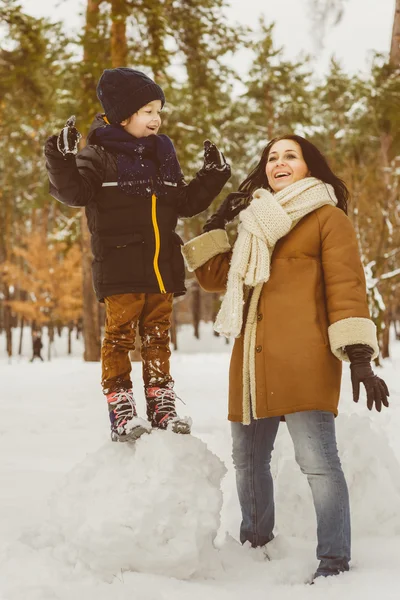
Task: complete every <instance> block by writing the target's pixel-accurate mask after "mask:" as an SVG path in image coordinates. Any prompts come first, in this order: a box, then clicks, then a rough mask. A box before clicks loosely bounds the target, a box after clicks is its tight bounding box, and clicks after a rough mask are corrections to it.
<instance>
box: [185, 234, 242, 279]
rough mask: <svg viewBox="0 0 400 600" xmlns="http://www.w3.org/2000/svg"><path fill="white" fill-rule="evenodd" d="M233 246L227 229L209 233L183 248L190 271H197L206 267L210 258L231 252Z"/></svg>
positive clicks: (196, 238) (191, 241)
mask: <svg viewBox="0 0 400 600" xmlns="http://www.w3.org/2000/svg"><path fill="white" fill-rule="evenodd" d="M230 249H231V245H230V243H229V239H228V235H227V233H226V231H225V229H213V230H212V231H207V233H203V234H202V235H199V236H198V237H195V238H194V239H193V240H190V242H187V243H186V244H184V245H183V246H182V254H183V256H184V258H185V262H186V266H187V268H188V271H195V270H196V269H198V268H199V267H201V266H202V265H204V264H205V263H206V262H207V261H208V260H210V258H213V257H214V256H217V254H223V253H224V252H229V250H230Z"/></svg>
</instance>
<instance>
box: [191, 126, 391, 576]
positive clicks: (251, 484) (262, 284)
mask: <svg viewBox="0 0 400 600" xmlns="http://www.w3.org/2000/svg"><path fill="white" fill-rule="evenodd" d="M347 198H348V191H347V189H346V186H345V185H344V183H343V182H342V181H341V180H340V179H339V178H338V177H336V176H335V175H334V173H333V172H332V170H331V169H330V167H329V165H328V164H327V161H326V159H325V158H324V157H323V155H322V154H321V153H320V152H319V150H318V149H317V148H316V147H315V146H314V145H313V144H311V143H310V142H309V141H307V140H305V139H304V138H302V137H300V136H297V135H288V136H284V137H281V138H275V139H273V140H272V141H271V142H270V143H269V144H268V145H267V147H266V148H265V149H264V151H263V153H262V156H261V159H260V161H259V163H258V165H257V166H256V167H255V169H254V170H253V171H252V172H251V173H250V175H249V176H248V177H247V179H246V180H245V181H244V182H243V183H242V184H241V185H240V187H239V192H236V193H234V194H230V195H229V196H228V197H227V198H226V199H225V201H224V202H223V203H222V204H221V206H220V208H219V209H218V210H217V212H216V213H215V214H214V215H213V216H212V217H211V218H210V219H209V220H208V221H207V223H206V225H205V227H204V231H205V233H203V234H202V235H200V236H198V237H197V238H195V239H194V240H191V241H190V242H188V243H187V244H185V246H184V248H183V253H184V256H185V258H186V262H187V265H188V268H189V269H190V270H193V271H195V274H196V277H197V279H198V281H199V282H200V284H201V286H202V287H203V288H204V289H206V290H208V291H210V292H224V291H226V294H225V297H224V299H223V302H222V305H221V309H220V312H219V314H218V316H217V320H216V323H215V328H216V330H217V331H219V332H220V333H222V334H223V335H226V336H229V335H232V336H235V337H236V340H235V344H234V348H233V352H232V358H231V366H230V378H229V416H228V418H229V420H230V421H232V437H233V462H234V465H235V469H236V481H237V490H238V495H239V501H240V505H241V510H242V524H241V529H240V540H241V542H242V543H244V542H245V541H250V543H251V544H252V546H253V547H256V546H263V545H265V544H267V543H268V542H269V541H271V540H272V539H273V528H274V497H273V481H272V477H271V471H270V461H271V453H272V450H273V446H274V441H275V438H276V434H277V431H278V427H279V423H280V421H281V420H282V419H284V420H285V421H286V424H287V427H288V430H289V433H290V436H291V438H292V440H293V444H294V449H295V456H296V461H297V462H298V464H299V466H300V468H301V470H302V472H303V473H305V474H306V475H307V478H308V482H309V484H310V487H311V491H312V495H313V500H314V506H315V511H316V516H317V537H318V546H317V558H318V559H319V561H320V563H319V566H318V568H317V571H316V573H315V575H314V577H319V576H329V575H336V574H338V573H340V572H343V571H347V570H348V569H349V561H350V510H349V498H348V490H347V485H346V481H345V478H344V475H343V471H342V467H341V464H340V460H339V457H338V451H337V446H336V436H335V422H334V420H335V416H336V415H337V413H338V402H339V393H340V382H341V373H342V365H341V361H343V360H347V361H350V363H351V378H352V384H353V398H354V400H355V401H356V402H357V401H358V397H359V386H360V382H363V384H364V385H365V388H366V392H367V405H368V408H369V409H370V410H371V409H372V407H373V405H375V408H376V409H377V410H378V411H380V410H381V407H382V404H383V405H384V406H388V401H387V396H388V395H389V392H388V390H387V387H386V384H385V383H384V381H383V380H381V379H380V378H379V377H377V376H376V375H374V373H373V371H372V369H371V364H370V361H371V360H372V359H373V358H375V357H376V356H377V354H378V344H377V339H376V328H375V325H374V323H373V322H372V321H371V319H370V315H369V311H368V305H367V297H366V286H365V278H364V271H363V267H362V264H361V261H360V256H359V252H358V246H357V239H356V235H355V232H354V229H353V227H352V225H351V222H350V220H349V219H348V217H347V215H346V212H347ZM239 213H240V225H239V228H238V237H237V240H236V242H235V244H234V247H233V249H232V248H231V246H230V243H229V241H228V237H227V234H226V232H225V230H224V227H225V224H226V223H227V222H229V221H231V220H232V219H233V218H234V217H235V216H237V215H238V214H239Z"/></svg>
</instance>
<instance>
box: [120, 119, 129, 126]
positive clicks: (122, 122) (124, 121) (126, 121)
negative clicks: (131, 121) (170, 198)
mask: <svg viewBox="0 0 400 600" xmlns="http://www.w3.org/2000/svg"><path fill="white" fill-rule="evenodd" d="M120 125H122V127H125V125H128V119H124V120H123V121H121V123H120Z"/></svg>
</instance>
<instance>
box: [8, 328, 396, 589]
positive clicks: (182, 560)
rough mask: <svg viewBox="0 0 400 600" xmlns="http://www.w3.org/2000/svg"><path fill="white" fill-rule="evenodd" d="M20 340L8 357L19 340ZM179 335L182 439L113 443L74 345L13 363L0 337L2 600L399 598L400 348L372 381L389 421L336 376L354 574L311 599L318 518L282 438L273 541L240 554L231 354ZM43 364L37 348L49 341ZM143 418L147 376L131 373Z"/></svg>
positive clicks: (90, 374)
mask: <svg viewBox="0 0 400 600" xmlns="http://www.w3.org/2000/svg"><path fill="white" fill-rule="evenodd" d="M14 333H15V336H16V337H15V347H17V338H18V332H14ZM200 333H201V337H200V340H196V339H195V338H194V337H193V335H192V329H191V328H183V329H182V330H181V331H180V332H179V334H178V343H179V348H180V349H179V351H176V352H173V354H172V365H171V366H172V373H173V375H174V377H175V380H176V386H175V387H176V391H177V393H178V395H179V396H180V397H182V399H183V400H184V401H185V403H186V405H185V406H184V405H180V406H179V411H180V413H181V414H188V415H190V416H191V417H192V418H193V429H192V435H191V436H178V435H175V434H173V433H171V432H152V433H151V434H150V435H147V434H144V435H143V436H142V438H141V439H140V440H139V441H138V442H137V443H136V445H130V444H113V443H111V442H110V441H109V437H108V436H109V432H108V417H107V409H106V406H105V403H104V399H103V397H102V394H101V391H100V383H99V379H100V365H99V364H98V363H84V362H83V361H82V359H81V355H82V346H81V341H80V340H76V339H74V338H73V353H74V354H73V356H70V357H68V356H67V355H66V351H67V340H66V335H65V333H64V334H63V336H62V337H61V338H58V337H56V341H55V344H54V349H53V351H52V356H53V358H52V361H51V362H47V361H46V362H44V363H41V362H39V361H35V362H34V363H30V362H29V361H28V358H29V357H30V339H29V337H28V335H25V337H24V343H23V356H22V357H20V358H18V357H14V358H13V359H12V360H11V361H9V360H8V359H7V358H6V356H5V352H4V348H5V339H4V334H3V335H2V336H0V344H1V345H0V379H1V382H2V385H1V395H0V409H1V415H2V419H1V421H0V488H1V494H0V599H1V600H22V599H24V600H25V599H26V598H28V599H29V600H71V598H77V599H79V600H80V599H81V598H84V599H85V600H111V599H112V600H128V598H129V599H130V600H131V599H132V598H133V597H134V598H138V599H139V600H156V599H157V600H169V599H174V600H183V599H185V600H186V599H187V598H188V597H189V598H190V599H191V600H200V599H201V600H204V598H205V597H209V598H211V599H212V600H228V599H229V600H239V599H242V598H243V597H244V596H245V595H249V594H251V595H252V597H254V598H266V597H273V598H274V600H289V598H290V599H291V598H293V597H296V600H305V599H306V598H307V599H308V598H310V597H311V598H312V599H313V600H314V599H315V600H336V599H339V598H340V599H341V600H342V599H344V600H346V599H347V598H348V599H349V600H350V599H358V598H363V600H376V597H377V595H378V594H379V595H380V596H382V597H384V598H385V600H395V599H396V600H397V599H398V597H399V589H400V573H399V568H398V561H399V556H400V462H399V459H400V437H399V435H398V432H399V428H400V408H399V402H398V400H399V398H400V377H399V371H400V343H399V342H395V343H394V344H393V346H392V358H391V359H388V360H386V361H385V363H384V366H383V367H382V368H381V369H379V375H380V376H382V377H383V378H384V379H385V380H386V382H387V383H388V386H389V389H390V391H391V398H390V401H391V406H390V408H389V409H388V410H385V411H383V412H382V413H381V414H378V413H376V412H375V413H372V412H371V413H370V412H369V411H368V410H367V409H366V406H365V398H361V399H360V401H359V403H358V404H354V403H353V402H352V400H351V390H350V382H349V373H348V366H347V365H344V377H343V388H342V398H341V406H340V409H341V412H340V415H339V416H338V418H337V435H338V445H339V450H340V455H341V459H342V463H343V468H344V470H345V473H346V478H347V481H348V485H349V491H350V499H351V510H352V525H353V559H352V563H351V567H352V568H351V571H350V572H349V573H346V574H344V575H341V576H339V577H336V578H332V579H329V580H322V581H321V580H319V581H318V582H317V583H316V584H315V585H314V586H312V587H310V586H308V585H306V582H307V581H308V580H309V578H310V576H311V574H312V573H313V571H314V570H315V568H316V565H317V561H316V558H315V545H316V540H315V517H314V513H313V507H312V502H311V496H310V491H309V488H308V485H307V482H306V479H305V477H304V476H303V475H302V474H301V473H300V471H299V469H298V467H297V464H296V463H295V461H294V453H293V447H292V444H291V441H290V438H289V436H288V433H287V430H286V426H285V424H284V423H283V424H282V425H281V427H280V430H279V433H278V438H277V440H276V444H275V451H274V455H273V464H272V470H273V475H274V478H275V481H276V494H275V495H276V520H277V525H276V533H277V537H276V538H275V540H274V541H273V542H272V543H271V544H269V545H268V555H269V557H270V559H271V560H267V559H266V557H265V555H264V553H263V551H262V550H261V549H256V550H255V549H251V548H249V547H247V546H244V547H242V546H241V545H240V544H239V542H238V532H239V524H240V511H239V506H238V501H237V497H236V490H235V479H234V471H233V466H232V460H231V439H230V427H229V423H228V421H227V420H226V413H227V389H228V366H229V356H230V351H231V343H229V344H227V343H226V341H225V339H223V338H218V337H215V336H214V335H213V333H212V329H211V325H205V324H202V327H201V330H200ZM43 342H44V346H45V347H44V349H43V356H44V357H45V358H46V357H47V348H46V344H47V339H46V335H44V336H43ZM133 380H134V381H135V382H138V383H137V385H136V386H135V394H136V398H137V403H138V409H139V413H140V414H141V415H142V416H144V397H143V391H142V386H141V383H140V382H141V365H140V363H134V364H133Z"/></svg>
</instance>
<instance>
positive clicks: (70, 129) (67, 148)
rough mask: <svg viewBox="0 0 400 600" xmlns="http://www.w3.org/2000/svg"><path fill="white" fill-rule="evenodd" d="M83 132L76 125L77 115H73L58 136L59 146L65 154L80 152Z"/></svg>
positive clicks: (60, 150)
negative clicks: (79, 145)
mask: <svg viewBox="0 0 400 600" xmlns="http://www.w3.org/2000/svg"><path fill="white" fill-rule="evenodd" d="M81 137H82V136H81V134H80V133H79V131H78V130H77V129H76V127H75V115H72V116H71V117H70V118H69V119H68V121H67V122H66V123H65V127H63V128H62V129H61V132H60V134H59V136H58V138H57V148H58V150H59V152H61V154H62V155H63V156H65V155H66V154H78V149H79V148H78V144H79V140H80V139H81Z"/></svg>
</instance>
